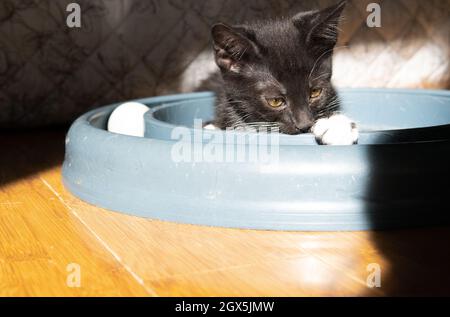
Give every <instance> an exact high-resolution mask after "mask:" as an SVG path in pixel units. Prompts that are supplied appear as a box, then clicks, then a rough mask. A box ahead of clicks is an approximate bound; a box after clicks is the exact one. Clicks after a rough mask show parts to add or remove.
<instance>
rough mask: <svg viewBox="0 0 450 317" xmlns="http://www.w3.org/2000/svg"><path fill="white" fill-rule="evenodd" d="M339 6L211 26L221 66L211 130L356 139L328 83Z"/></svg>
mask: <svg viewBox="0 0 450 317" xmlns="http://www.w3.org/2000/svg"><path fill="white" fill-rule="evenodd" d="M345 2H346V1H341V2H340V3H338V4H337V5H334V6H332V7H329V8H327V9H325V10H322V11H309V12H302V13H299V14H297V15H295V16H293V17H292V18H289V19H279V20H270V21H262V22H256V23H252V24H245V25H239V26H229V25H226V24H223V23H219V24H216V25H214V26H213V28H212V37H213V42H214V52H215V60H216V63H217V65H218V66H219V68H220V74H217V75H216V76H215V77H216V78H215V79H214V80H212V79H211V80H210V82H209V85H208V89H211V90H214V91H215V92H216V94H217V105H216V118H215V121H214V126H215V127H217V128H220V129H226V128H228V127H231V128H232V127H246V126H248V127H256V128H257V127H276V128H278V129H279V130H280V132H282V133H285V134H299V133H305V132H312V133H314V134H315V136H316V138H317V140H318V142H319V143H320V144H328V145H351V144H354V143H356V142H357V139H358V130H357V128H356V125H355V124H354V123H353V122H352V121H351V120H349V119H348V118H347V117H345V116H344V115H342V114H340V113H339V99H338V96H337V93H336V91H335V89H334V87H333V85H332V84H331V75H332V56H333V49H334V47H335V45H336V42H337V38H338V29H337V26H338V23H339V20H340V16H341V14H342V11H343V9H344V7H345Z"/></svg>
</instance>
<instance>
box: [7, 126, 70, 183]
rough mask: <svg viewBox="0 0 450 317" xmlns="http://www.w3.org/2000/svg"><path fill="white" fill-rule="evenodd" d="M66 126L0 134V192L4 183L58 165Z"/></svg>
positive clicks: (61, 156) (60, 162) (62, 152)
mask: <svg viewBox="0 0 450 317" xmlns="http://www.w3.org/2000/svg"><path fill="white" fill-rule="evenodd" d="M66 133H67V127H55V128H45V129H39V130H25V131H1V132H0V149H1V155H0V189H1V188H2V187H3V186H5V185H7V184H8V183H11V182H14V181H16V180H19V179H22V178H25V177H27V176H30V175H32V174H35V173H37V172H39V171H42V170H45V169H48V168H51V167H53V166H57V165H61V164H62V162H63V159H64V140H65V135H66Z"/></svg>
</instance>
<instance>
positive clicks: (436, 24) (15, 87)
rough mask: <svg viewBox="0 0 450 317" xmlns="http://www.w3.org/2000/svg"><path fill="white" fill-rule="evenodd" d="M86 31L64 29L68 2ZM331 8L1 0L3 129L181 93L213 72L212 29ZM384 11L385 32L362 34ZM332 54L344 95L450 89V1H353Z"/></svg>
mask: <svg viewBox="0 0 450 317" xmlns="http://www.w3.org/2000/svg"><path fill="white" fill-rule="evenodd" d="M71 2H77V3H79V4H80V5H81V7H82V10H83V15H82V28H81V29H69V28H68V27H66V25H65V21H66V16H67V14H68V13H67V12H66V11H65V9H66V6H67V4H68V3H71ZM335 2H336V1H332V0H279V1H276V0H249V1H242V0H208V1H206V0H205V1H202V0H78V1H74V0H72V1H70V0H1V2H0V127H34V126H42V125H48V124H59V123H66V122H70V121H71V120H73V119H75V118H76V117H77V116H78V115H79V114H81V113H83V112H84V111H86V110H88V109H91V108H93V107H97V106H100V105H105V104H109V103H112V102H117V101H124V100H129V99H133V98H140V97H147V96H153V95H159V94H168V93H178V92H186V91H191V90H193V89H195V87H196V85H198V84H199V82H200V81H201V80H203V79H205V78H207V76H208V74H210V73H211V72H212V71H214V69H215V65H214V63H213V61H212V56H211V51H210V38H209V29H210V26H211V25H212V24H213V23H214V22H216V21H225V22H232V23H234V22H242V21H245V20H251V19H253V18H262V17H267V16H280V15H285V16H289V15H292V14H294V13H296V12H298V11H300V10H306V9H314V8H323V7H325V6H327V5H330V4H332V3H335ZM370 2H377V3H380V5H381V7H382V27H381V28H368V27H367V26H366V23H365V21H366V17H367V15H368V13H367V12H366V7H367V4H368V3H370ZM345 16H346V19H345V21H344V23H343V24H342V25H341V29H342V34H341V39H340V42H339V44H338V49H337V50H336V56H335V63H334V68H335V83H336V84H337V85H338V86H340V87H342V86H345V87H408V88H450V66H449V61H450V0H431V1H430V0H428V1H420V0H383V1H368V0H362V1H361V0H349V6H348V7H347V9H346V11H345Z"/></svg>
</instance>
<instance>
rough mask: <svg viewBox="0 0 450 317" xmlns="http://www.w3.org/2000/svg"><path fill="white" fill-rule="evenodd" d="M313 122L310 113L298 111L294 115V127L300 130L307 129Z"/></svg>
mask: <svg viewBox="0 0 450 317" xmlns="http://www.w3.org/2000/svg"><path fill="white" fill-rule="evenodd" d="M313 124H314V118H313V116H312V114H311V113H309V112H306V111H300V112H299V113H297V115H296V116H294V125H295V127H296V128H297V129H298V130H299V131H302V132H306V131H308V130H309V129H310V128H311V127H312V126H313Z"/></svg>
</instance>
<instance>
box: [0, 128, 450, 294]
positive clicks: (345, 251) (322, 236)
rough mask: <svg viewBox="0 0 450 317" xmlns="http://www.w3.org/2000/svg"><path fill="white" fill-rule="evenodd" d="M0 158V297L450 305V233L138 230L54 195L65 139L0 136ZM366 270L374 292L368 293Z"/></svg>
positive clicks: (135, 221) (143, 224)
mask: <svg viewBox="0 0 450 317" xmlns="http://www.w3.org/2000/svg"><path fill="white" fill-rule="evenodd" d="M0 147H1V149H2V154H1V157H0V296H52V295H58V296H125V295H131V296H134V295H137V296H178V295H180V296H184V295H186V296H215V295H217V296H228V295H230V296H320V295H329V296H352V295H354V296H383V295H445V294H446V295H450V286H448V285H450V283H449V282H450V272H449V271H448V264H450V255H449V253H448V252H446V251H445V250H447V249H448V241H450V239H449V238H450V228H430V229H414V230H402V231H389V232H350V233H349V232H328V233H303V232H270V231H251V230H235V229H220V228H210V227H201V226H191V225H182V224H174V223H167V222H161V221H153V220H148V219H141V218H137V217H132V216H127V215H122V214H118V213H114V212H110V211H106V210H103V209H100V208H96V207H93V206H90V205H88V204H86V203H83V202H82V201H80V200H78V199H76V198H74V197H73V196H71V195H70V194H69V193H68V192H67V191H66V190H65V189H64V187H63V185H62V183H61V176H60V171H61V167H60V166H61V162H62V159H63V153H64V131H41V132H30V133H8V134H2V136H1V137H0ZM371 263H376V264H378V265H379V267H380V269H381V287H379V288H369V287H368V286H367V279H368V277H369V275H370V273H371V272H370V271H368V270H367V269H368V265H369V264H371ZM369 280H370V281H373V279H371V278H370V277H369ZM78 286H79V287H78Z"/></svg>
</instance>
